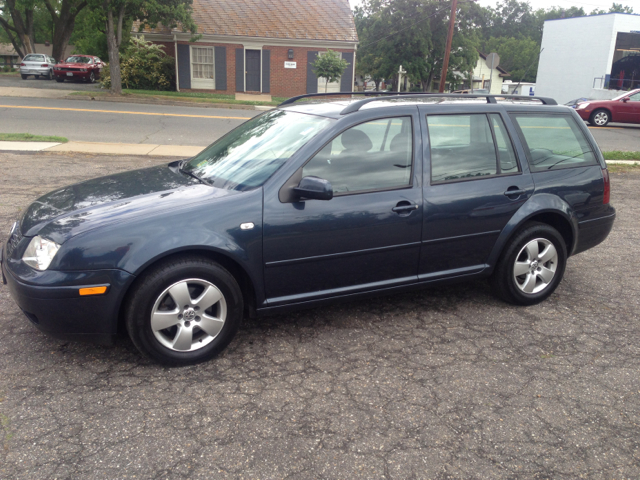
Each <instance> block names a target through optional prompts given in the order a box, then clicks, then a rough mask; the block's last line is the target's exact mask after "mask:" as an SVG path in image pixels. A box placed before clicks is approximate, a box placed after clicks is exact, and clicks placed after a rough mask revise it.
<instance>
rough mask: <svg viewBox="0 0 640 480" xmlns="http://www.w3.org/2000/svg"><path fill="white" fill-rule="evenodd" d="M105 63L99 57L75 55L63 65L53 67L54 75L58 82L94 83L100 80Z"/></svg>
mask: <svg viewBox="0 0 640 480" xmlns="http://www.w3.org/2000/svg"><path fill="white" fill-rule="evenodd" d="M103 67H104V63H102V60H100V59H99V58H98V57H94V56H92V55H73V56H71V57H69V58H67V59H66V60H65V61H64V62H63V63H58V64H56V65H54V66H53V75H54V76H55V77H56V82H64V81H65V79H66V80H84V81H85V82H90V83H93V82H95V81H96V80H97V79H98V78H100V73H101V72H102V68H103Z"/></svg>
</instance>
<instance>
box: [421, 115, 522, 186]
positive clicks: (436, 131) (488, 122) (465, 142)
mask: <svg viewBox="0 0 640 480" xmlns="http://www.w3.org/2000/svg"><path fill="white" fill-rule="evenodd" d="M427 126H428V129H429V144H430V148H431V183H432V184H437V183H445V182H459V181H465V180H475V179H478V178H485V177H493V176H496V175H508V174H513V173H519V171H520V169H519V166H518V162H517V160H516V155H515V152H514V150H513V145H512V143H511V139H510V138H509V135H508V134H507V132H506V128H505V126H504V123H503V121H502V119H501V118H500V115H494V114H491V115H486V114H467V115H428V116H427Z"/></svg>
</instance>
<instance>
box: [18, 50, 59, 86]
mask: <svg viewBox="0 0 640 480" xmlns="http://www.w3.org/2000/svg"><path fill="white" fill-rule="evenodd" d="M55 64H56V61H55V60H54V59H53V58H51V57H50V56H49V55H45V54H43V53H30V54H28V55H25V57H24V58H23V59H22V63H20V75H21V76H22V79H23V80H26V79H27V77H28V76H29V75H33V76H34V77H35V78H38V77H44V78H46V79H47V80H52V79H53V66H54V65H55Z"/></svg>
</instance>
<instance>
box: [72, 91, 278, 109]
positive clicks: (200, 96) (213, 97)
mask: <svg viewBox="0 0 640 480" xmlns="http://www.w3.org/2000/svg"><path fill="white" fill-rule="evenodd" d="M122 94H123V96H131V97H151V98H171V99H175V100H179V101H182V102H194V103H227V104H234V105H267V106H274V107H275V106H276V105H279V104H280V103H282V102H284V101H285V100H286V98H284V97H271V98H272V101H271V102H251V101H246V100H236V97H235V95H222V94H219V93H202V92H160V91H157V90H131V89H126V88H125V89H122ZM71 95H81V96H86V95H90V96H96V95H109V93H108V92H74V93H72V94H71Z"/></svg>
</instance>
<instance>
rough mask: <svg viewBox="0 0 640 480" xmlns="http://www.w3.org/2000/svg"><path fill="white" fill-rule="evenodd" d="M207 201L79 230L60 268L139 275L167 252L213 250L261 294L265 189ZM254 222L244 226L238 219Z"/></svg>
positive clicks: (64, 247)
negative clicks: (222, 199)
mask: <svg viewBox="0 0 640 480" xmlns="http://www.w3.org/2000/svg"><path fill="white" fill-rule="evenodd" d="M233 200H235V199H230V198H229V199H227V201H224V202H204V203H203V204H202V205H199V206H197V207H195V208H193V207H192V208H189V209H177V210H175V211H170V212H167V211H161V212H157V213H154V214H151V215H148V216H147V217H136V218H135V219H131V220H130V221H126V222H121V223H116V224H110V225H107V226H105V227H103V228H97V229H94V230H89V231H87V232H84V233H81V234H78V235H76V236H74V237H72V238H71V239H69V240H68V241H67V242H65V243H64V244H63V245H62V247H61V249H60V252H59V254H60V255H61V256H60V257H59V258H56V259H54V262H52V267H53V268H54V269H56V270H63V271H74V270H101V269H114V268H115V269H120V270H124V271H126V272H128V273H130V274H133V275H135V276H138V275H140V274H141V273H142V272H144V270H145V269H146V268H148V267H149V266H150V265H152V264H154V263H155V262H157V261H159V260H161V259H162V258H165V257H167V256H169V255H174V254H176V253H180V252H193V251H197V252H201V253H202V252H209V253H211V254H213V255H219V256H224V257H225V258H226V259H228V260H230V261H232V262H233V263H235V264H237V265H238V266H239V267H240V268H241V269H242V270H244V272H245V273H246V275H247V276H248V278H249V279H250V281H251V282H252V283H253V286H254V288H255V291H256V295H257V297H258V299H259V298H260V297H261V296H262V294H263V288H262V284H263V281H262V191H261V189H257V190H255V191H253V192H246V193H245V194H243V195H242V202H238V201H233ZM243 222H251V223H253V228H250V229H246V227H245V229H243V228H241V227H240V223H243Z"/></svg>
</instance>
